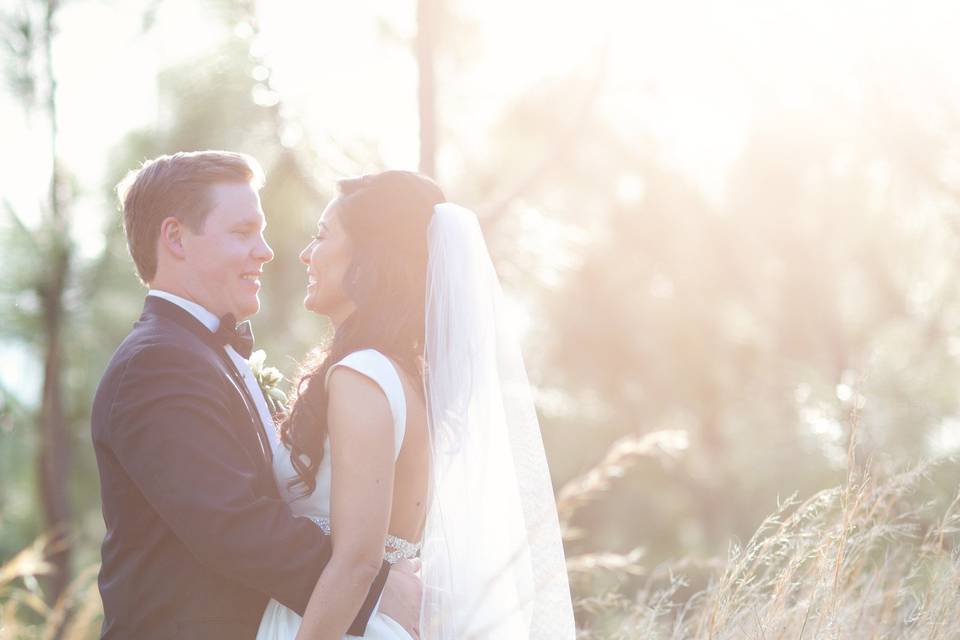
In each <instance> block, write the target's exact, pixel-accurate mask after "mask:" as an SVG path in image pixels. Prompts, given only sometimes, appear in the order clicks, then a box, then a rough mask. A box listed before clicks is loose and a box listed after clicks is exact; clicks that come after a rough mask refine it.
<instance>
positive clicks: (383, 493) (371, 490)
mask: <svg viewBox="0 0 960 640" xmlns="http://www.w3.org/2000/svg"><path fill="white" fill-rule="evenodd" d="M328 390H329V398H330V400H329V403H328V409H327V428H328V431H329V435H330V451H328V452H327V453H326V455H330V456H332V458H331V462H332V465H333V469H332V487H331V504H330V508H331V512H330V520H331V527H332V529H333V555H332V556H331V558H330V562H329V563H328V564H327V566H326V568H324V570H323V573H322V574H321V576H320V579H319V580H318V581H317V586H316V588H314V590H313V594H312V595H311V596H310V602H309V603H308V604H307V610H306V612H305V613H304V616H303V623H302V624H301V625H300V630H299V632H298V633H297V640H326V639H328V638H329V639H331V640H334V639H335V640H340V639H341V638H343V636H344V634H345V633H346V632H347V629H348V628H349V626H350V623H351V622H352V621H353V619H354V617H356V615H357V611H359V610H360V607H361V605H362V604H363V601H364V599H365V598H366V596H367V593H368V592H369V590H370V585H371V584H372V583H373V580H374V578H375V577H376V576H377V573H378V572H379V571H380V567H381V565H382V563H383V553H384V540H385V538H386V535H387V527H388V525H389V522H390V505H391V500H392V496H393V472H394V450H393V447H394V440H393V417H392V414H391V413H390V405H389V403H388V402H387V398H386V396H385V395H384V394H383V392H382V391H381V390H380V388H379V387H378V386H377V385H376V384H375V383H374V382H373V381H371V380H370V379H369V378H367V377H366V376H364V375H362V374H360V373H357V372H356V371H353V370H351V369H347V368H345V367H338V368H337V369H334V371H333V373H331V374H330V380H329V386H328Z"/></svg>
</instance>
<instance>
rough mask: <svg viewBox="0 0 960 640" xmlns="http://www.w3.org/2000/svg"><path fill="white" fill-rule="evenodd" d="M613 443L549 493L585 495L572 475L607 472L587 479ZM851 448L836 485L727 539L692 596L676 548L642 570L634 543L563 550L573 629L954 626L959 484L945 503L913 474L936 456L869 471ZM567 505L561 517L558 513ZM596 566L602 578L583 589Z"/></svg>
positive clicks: (762, 639)
mask: <svg viewBox="0 0 960 640" xmlns="http://www.w3.org/2000/svg"><path fill="white" fill-rule="evenodd" d="M617 446H618V445H614V447H613V450H615V449H617ZM613 450H612V451H611V454H610V455H608V456H607V458H606V459H605V460H604V461H603V462H601V463H600V464H599V465H597V467H596V468H595V469H593V470H592V471H590V472H589V473H588V474H586V475H585V476H584V477H583V478H582V479H580V480H578V481H576V482H574V483H571V484H570V485H568V487H566V488H565V490H566V491H569V492H570V493H569V494H567V493H561V504H563V503H564V500H566V501H567V503H568V504H573V503H576V504H577V505H579V504H582V503H583V502H585V501H586V500H583V501H579V502H576V501H577V498H576V497H575V496H572V495H570V494H572V493H574V492H575V491H576V489H574V488H575V487H576V488H583V489H586V490H587V491H586V492H585V493H587V495H586V499H589V500H594V499H598V498H599V495H598V494H599V493H602V492H603V491H605V490H606V488H607V487H606V485H607V484H608V482H606V483H604V482H603V481H600V480H598V479H599V478H604V477H607V478H608V479H609V476H607V475H605V471H604V468H605V467H609V466H610V463H611V461H612V460H614V461H615V460H621V461H622V459H623V457H622V456H618V455H617V453H616V452H615V451H613ZM854 451H855V443H854V442H853V439H851V446H850V453H849V460H848V464H849V468H850V472H849V475H848V478H847V481H846V482H845V483H844V485H842V486H840V487H835V488H832V489H828V490H825V491H821V492H819V493H817V494H816V495H814V496H812V497H811V498H809V499H807V500H804V501H800V500H798V499H797V498H796V497H791V498H790V499H788V500H786V501H785V502H783V503H782V504H781V505H780V506H779V508H778V509H777V511H776V512H775V513H773V514H772V515H770V516H769V517H768V518H767V519H766V520H765V521H764V522H763V523H762V524H761V525H760V527H759V528H758V529H757V531H756V533H755V534H754V535H753V536H752V538H751V539H750V540H749V541H748V542H747V543H746V544H745V545H742V546H740V545H733V546H732V547H731V548H730V551H729V554H728V557H727V558H726V559H725V560H724V561H717V562H716V563H714V566H713V567H712V570H711V571H710V573H711V575H712V578H711V579H710V581H709V583H708V584H707V586H706V587H705V588H704V589H702V590H700V591H699V592H697V593H695V594H694V595H693V596H692V597H691V596H690V594H689V590H688V588H687V584H686V581H685V580H684V578H683V577H682V573H683V571H684V570H685V569H686V568H688V567H687V566H686V565H687V564H688V561H685V560H680V561H678V562H676V563H673V565H668V566H666V567H659V568H657V569H656V570H652V571H649V570H647V569H645V568H644V567H643V566H642V564H641V563H642V550H640V549H637V550H634V551H633V552H631V553H630V554H626V555H621V556H616V555H611V554H603V553H598V554H588V555H584V556H576V557H572V558H570V559H569V561H568V568H569V571H570V575H571V581H572V584H573V586H574V593H575V604H576V608H577V613H578V620H579V622H580V626H581V629H580V633H579V637H580V638H581V639H584V640H586V639H589V640H599V639H610V640H614V639H617V640H619V639H627V638H630V639H681V638H684V639H687V638H693V639H697V640H728V639H729V640H733V639H737V640H741V639H747V638H756V639H757V640H786V639H790V640H802V639H805V638H806V639H818V640H819V639H824V640H826V639H831V640H832V639H837V640H839V639H848V638H865V639H889V640H893V639H897V640H901V639H903V640H910V639H916V640H920V639H922V640H937V639H944V640H946V639H948V638H960V552H958V550H960V546H958V541H960V537H958V533H960V526H958V525H960V495H958V496H957V497H956V498H955V499H954V500H953V501H952V502H951V503H950V504H948V505H945V504H938V503H937V502H922V500H921V499H920V498H918V496H920V495H922V492H919V491H917V489H918V486H919V485H920V484H921V483H922V482H923V481H924V480H925V479H926V478H928V476H929V474H930V473H931V471H932V470H933V469H934V468H935V467H936V463H926V464H922V465H920V466H917V467H915V468H912V469H909V470H907V471H903V472H900V473H894V474H890V475H888V476H886V477H883V478H879V477H875V476H873V475H872V474H871V473H870V471H869V466H870V465H869V464H866V465H862V466H860V465H858V463H857V461H856V460H855V459H854V456H853V452H854ZM944 463H948V464H955V462H954V461H949V462H944ZM614 466H616V465H614ZM622 471H623V468H622V465H620V468H619V470H618V472H619V473H622ZM590 478H593V479H594V480H592V481H591V480H589V479H590ZM918 503H919V504H918ZM571 515H572V512H567V513H565V514H564V517H562V520H563V521H564V522H565V523H569V521H570V516H571ZM699 569H701V570H702V569H703V567H699ZM708 569H710V567H708ZM596 572H608V573H611V574H613V575H614V579H607V580H606V582H605V583H600V584H605V585H606V586H605V587H604V588H603V589H602V590H598V592H597V593H591V592H590V590H591V589H596V586H591V585H596V584H597V582H596V581H595V580H591V579H590V578H591V577H594V576H593V574H594V573H596ZM618 574H619V577H621V578H623V577H624V576H626V575H627V574H631V575H634V576H636V575H640V576H645V578H644V583H643V585H642V586H641V587H640V589H639V590H638V591H637V592H636V593H631V594H629V595H628V594H627V592H626V589H625V588H620V589H617V588H610V584H611V582H613V584H614V585H617V584H619V585H621V586H623V585H625V584H628V583H627V581H626V580H624V579H620V580H619V582H617V581H616V580H615V578H616V577H617V576H618ZM634 583H635V581H634ZM634 590H636V589H634ZM681 593H682V594H683V597H682V598H681V597H679V596H680V594H681Z"/></svg>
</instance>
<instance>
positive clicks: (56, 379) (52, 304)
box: [37, 0, 71, 635]
mask: <svg viewBox="0 0 960 640" xmlns="http://www.w3.org/2000/svg"><path fill="white" fill-rule="evenodd" d="M58 5H59V2H58V1H57V0H48V1H47V3H46V15H45V19H44V32H43V38H44V40H43V43H44V54H45V57H46V61H45V62H46V65H45V74H46V78H45V80H46V85H47V90H48V94H47V104H46V106H47V116H48V118H49V122H50V155H51V171H50V194H49V203H48V207H49V216H50V218H49V223H48V225H47V227H48V232H49V234H50V239H51V240H50V255H49V256H48V265H49V268H48V269H47V270H46V271H45V272H44V274H43V276H42V277H43V278H44V279H43V280H42V282H41V283H40V284H39V293H40V299H41V308H42V313H43V348H44V359H43V367H44V372H43V397H42V400H41V402H42V404H41V406H40V412H39V418H38V422H39V425H38V426H39V430H40V442H39V451H38V454H37V475H38V487H39V491H40V500H41V503H42V508H43V519H44V528H45V530H46V532H47V534H48V535H50V536H51V537H52V539H53V544H52V546H51V554H50V556H49V558H48V559H49V561H50V562H51V564H52V565H53V573H52V574H51V575H50V576H49V578H48V580H47V583H48V590H47V596H48V598H49V601H50V603H51V604H53V603H56V602H57V600H58V599H59V598H60V597H61V596H62V595H63V593H64V591H65V590H66V587H67V585H68V584H69V582H70V555H71V553H70V542H71V541H70V538H69V533H70V515H71V514H70V511H71V510H70V500H69V495H68V492H67V478H68V477H69V471H70V458H71V456H70V434H69V430H68V425H67V419H66V412H65V410H64V391H63V377H62V374H63V371H64V368H65V362H64V354H63V343H62V334H63V320H64V309H63V297H64V291H65V290H66V287H67V283H68V280H69V274H70V239H69V237H70V236H69V224H68V220H67V217H66V213H65V211H64V206H63V203H62V202H61V184H60V183H61V176H60V170H59V166H58V161H57V134H58V130H57V83H56V78H55V76H54V72H53V37H54V18H55V15H56V12H57V9H58ZM56 635H59V634H56Z"/></svg>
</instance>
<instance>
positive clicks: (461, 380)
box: [421, 203, 575, 640]
mask: <svg viewBox="0 0 960 640" xmlns="http://www.w3.org/2000/svg"><path fill="white" fill-rule="evenodd" d="M428 248H429V261H428V267H427V297H426V336H425V338H426V341H425V360H426V367H425V377H424V384H425V390H426V400H427V411H428V418H429V429H430V438H431V445H430V446H431V463H432V467H431V485H430V489H431V492H430V504H429V510H428V513H427V522H426V527H425V530H424V537H423V551H422V560H423V565H422V576H423V584H424V596H423V607H422V609H421V612H422V613H421V633H422V637H423V638H424V639H425V640H465V639H467V638H491V639H492V638H497V639H501V638H505V639H513V638H517V639H520V638H537V639H539V638H543V639H548V638H549V639H550V640H554V639H564V638H570V639H572V638H573V637H574V635H575V626H574V620H573V607H572V604H571V601H570V588H569V584H568V581H567V573H566V567H565V562H564V556H563V547H562V543H561V537H560V527H559V524H558V520H557V511H556V505H555V502H554V495H553V487H552V485H551V481H550V473H549V470H548V469H547V462H546V457H545V455H544V451H543V442H542V440H541V437H540V428H539V424H538V422H537V416H536V412H535V410H534V405H533V399H532V395H531V392H530V386H529V382H528V381H527V374H526V370H525V368H524V365H523V359H522V356H521V352H520V348H519V344H518V341H517V339H516V337H515V335H514V334H513V333H512V332H511V328H510V326H509V324H508V323H507V322H506V321H505V320H506V319H505V311H504V306H503V302H502V292H501V290H500V284H499V281H498V279H497V275H496V272H495V271H494V268H493V264H492V262H491V260H490V256H489V254H488V252H487V247H486V243H485V242H484V239H483V234H482V232H481V230H480V225H479V221H478V220H477V216H476V215H475V214H474V213H473V212H471V211H469V210H468V209H464V208H463V207H460V206H458V205H455V204H452V203H443V204H439V205H437V206H436V207H434V215H433V218H432V220H431V222H430V226H429V229H428Z"/></svg>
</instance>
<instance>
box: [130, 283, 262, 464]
mask: <svg viewBox="0 0 960 640" xmlns="http://www.w3.org/2000/svg"><path fill="white" fill-rule="evenodd" d="M147 295H148V296H154V297H157V298H163V299H164V300H166V301H168V302H172V303H173V304H175V305H177V306H178V307H180V308H181V309H183V310H184V311H186V312H187V313H189V314H190V315H192V316H193V317H194V318H196V319H197V320H199V321H200V322H201V323H202V324H203V326H205V327H206V328H207V329H209V330H210V331H211V332H212V333H216V332H217V329H219V328H220V318H218V317H217V316H215V315H213V314H212V313H210V312H209V311H207V310H206V309H205V308H204V307H203V306H201V305H199V304H197V303H196V302H193V301H191V300H187V299H186V298H181V297H180V296H177V295H174V294H172V293H169V292H167V291H161V290H160V289H150V290H149V291H148V292H147ZM223 350H224V351H226V352H227V355H228V356H230V359H231V360H232V361H233V364H234V365H236V367H237V371H239V372H240V375H241V376H242V377H243V382H244V384H246V385H247V390H248V391H249V392H250V397H251V398H253V403H254V404H255V405H256V407H257V413H259V414H260V422H261V423H263V428H264V431H266V432H267V438H269V439H270V446H271V448H273V449H274V450H276V448H277V444H278V443H279V436H278V435H277V429H276V427H275V426H274V424H273V418H272V417H271V416H270V410H269V409H268V408H267V401H266V400H265V399H264V397H263V391H261V390H260V385H259V384H257V379H256V378H255V377H254V375H253V371H251V370H250V363H249V362H247V361H246V359H244V357H243V356H241V355H240V354H239V353H237V351H236V349H234V348H233V346H232V345H229V344H228V345H225V346H224V348H223Z"/></svg>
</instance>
